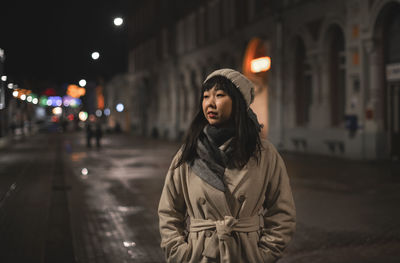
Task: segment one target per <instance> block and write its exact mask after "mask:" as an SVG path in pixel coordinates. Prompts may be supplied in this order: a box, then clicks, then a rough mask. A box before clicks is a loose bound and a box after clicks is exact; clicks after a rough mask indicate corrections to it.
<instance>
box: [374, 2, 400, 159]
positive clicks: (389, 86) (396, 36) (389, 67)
mask: <svg viewBox="0 0 400 263" xmlns="http://www.w3.org/2000/svg"><path fill="white" fill-rule="evenodd" d="M374 39H375V45H376V47H375V50H376V52H377V54H376V56H375V61H374V62H375V63H376V64H377V65H379V67H378V68H377V70H378V72H376V73H375V74H377V77H378V80H379V83H380V84H381V85H380V86H381V87H382V88H380V90H379V91H378V94H379V95H378V96H379V98H380V103H379V104H378V106H379V108H378V109H377V110H378V114H379V115H378V116H377V118H379V119H380V122H381V123H382V124H383V125H381V127H382V128H383V129H382V130H383V132H384V133H385V135H386V136H384V137H386V138H387V141H386V142H385V144H386V146H384V148H386V152H388V153H390V155H391V156H397V157H400V3H398V2H394V1H393V2H389V3H387V4H386V5H385V6H384V7H383V8H382V9H381V11H380V13H379V15H378V17H377V19H376V23H375V27H374ZM378 121H379V120H378Z"/></svg>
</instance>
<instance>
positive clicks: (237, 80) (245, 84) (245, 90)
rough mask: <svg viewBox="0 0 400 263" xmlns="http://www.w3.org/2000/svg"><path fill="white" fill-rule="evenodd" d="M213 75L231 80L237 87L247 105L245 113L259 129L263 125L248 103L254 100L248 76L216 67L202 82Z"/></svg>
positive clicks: (252, 87)
mask: <svg viewBox="0 0 400 263" xmlns="http://www.w3.org/2000/svg"><path fill="white" fill-rule="evenodd" d="M214 76H223V77H226V78H227V79H229V80H230V81H232V83H233V84H234V85H235V86H236V88H238V89H239V91H240V93H242V95H243V98H244V100H245V101H246V105H247V113H248V115H249V117H250V119H251V120H252V121H253V122H254V124H255V125H256V127H257V130H258V131H261V129H262V127H263V126H264V125H262V124H260V123H259V122H258V119H257V115H256V114H255V113H254V111H253V110H252V109H251V108H250V104H251V103H253V100H254V84H253V82H251V81H250V80H249V79H248V78H246V77H245V76H244V75H243V74H241V73H240V72H238V71H236V70H233V69H230V68H223V69H218V70H216V71H214V72H212V73H211V74H210V75H208V76H207V78H206V80H205V81H204V83H205V82H206V81H207V80H209V79H210V78H212V77H214Z"/></svg>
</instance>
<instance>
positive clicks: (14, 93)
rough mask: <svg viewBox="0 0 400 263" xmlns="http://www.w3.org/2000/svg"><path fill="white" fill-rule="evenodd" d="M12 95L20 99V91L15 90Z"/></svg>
mask: <svg viewBox="0 0 400 263" xmlns="http://www.w3.org/2000/svg"><path fill="white" fill-rule="evenodd" d="M12 95H13V96H14V97H15V98H16V97H18V91H16V90H14V91H13V93H12Z"/></svg>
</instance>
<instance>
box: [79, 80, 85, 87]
mask: <svg viewBox="0 0 400 263" xmlns="http://www.w3.org/2000/svg"><path fill="white" fill-rule="evenodd" d="M79 86H81V87H85V86H86V80H84V79H81V80H80V81H79Z"/></svg>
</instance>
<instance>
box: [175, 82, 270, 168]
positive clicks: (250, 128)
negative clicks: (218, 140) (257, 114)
mask: <svg viewBox="0 0 400 263" xmlns="http://www.w3.org/2000/svg"><path fill="white" fill-rule="evenodd" d="M214 86H215V88H216V89H217V90H223V91H224V92H226V93H227V94H228V95H229V97H230V98H231V99H232V114H231V119H230V121H231V122H232V125H233V127H234V129H235V134H234V136H233V139H232V141H231V146H232V147H233V153H232V157H231V164H230V165H232V166H233V167H236V168H243V167H244V166H245V165H246V164H247V163H248V161H249V160H250V158H251V157H254V158H255V159H256V160H257V162H258V159H259V156H260V153H261V149H262V146H261V139H260V135H259V132H258V130H257V127H256V125H255V123H254V122H253V121H252V120H251V119H250V118H249V115H248V113H247V106H246V101H245V99H244V97H243V95H242V93H241V92H240V91H239V89H238V88H237V87H236V86H235V85H234V84H233V83H232V81H230V80H229V79H228V78H226V77H224V76H214V77H212V78H210V79H208V80H207V81H206V82H205V83H204V84H203V87H202V90H201V96H200V102H199V108H198V112H197V114H196V115H195V117H194V119H193V121H192V123H191V124H190V127H189V129H188V131H187V134H186V137H185V140H184V143H183V147H182V155H181V157H180V159H179V161H178V163H177V165H176V167H179V166H181V165H182V164H184V163H188V164H191V163H192V161H193V160H194V159H195V158H196V157H197V153H196V150H197V140H198V139H199V137H200V136H202V131H203V128H204V127H205V126H206V125H207V124H208V121H207V119H206V118H205V116H204V114H203V108H202V101H203V95H204V92H205V91H208V90H210V89H212V88H213V87H214Z"/></svg>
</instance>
